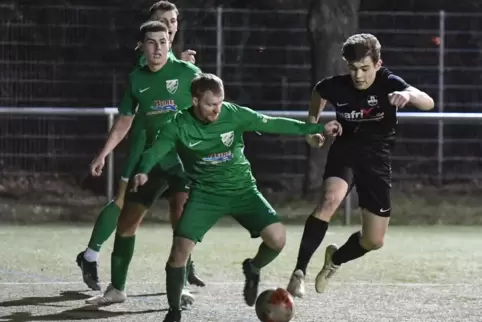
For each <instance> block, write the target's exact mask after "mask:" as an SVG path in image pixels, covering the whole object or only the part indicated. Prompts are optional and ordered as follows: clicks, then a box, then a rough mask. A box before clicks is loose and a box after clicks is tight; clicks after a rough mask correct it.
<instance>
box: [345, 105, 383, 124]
mask: <svg viewBox="0 0 482 322" xmlns="http://www.w3.org/2000/svg"><path fill="white" fill-rule="evenodd" d="M373 110H374V107H370V108H361V109H360V110H359V111H351V112H336V114H338V115H339V116H340V117H342V118H344V119H345V120H347V121H354V122H366V121H379V120H381V119H383V117H384V116H385V113H383V112H378V113H373Z"/></svg>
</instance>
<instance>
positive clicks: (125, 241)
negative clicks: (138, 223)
mask: <svg viewBox="0 0 482 322" xmlns="http://www.w3.org/2000/svg"><path fill="white" fill-rule="evenodd" d="M135 242H136V236H131V237H122V236H119V235H117V234H116V235H115V241H114V250H113V251H112V255H111V258H110V261H111V262H110V266H111V267H110V270H111V283H112V286H114V288H116V289H118V290H121V291H122V290H124V289H125V287H126V280H127V271H128V270H129V264H130V262H131V259H132V255H133V254H134V245H135Z"/></svg>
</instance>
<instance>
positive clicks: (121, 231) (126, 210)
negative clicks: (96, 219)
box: [86, 167, 167, 305]
mask: <svg viewBox="0 0 482 322" xmlns="http://www.w3.org/2000/svg"><path fill="white" fill-rule="evenodd" d="M149 177H150V178H149V179H150V180H149V181H148V182H147V184H145V185H144V186H141V187H140V188H139V189H138V191H137V192H132V191H127V192H126V195H125V202H124V206H123V208H122V211H121V214H120V216H119V218H118V221H117V230H116V234H115V240H114V249H113V250H112V254H111V283H110V285H109V286H108V287H107V289H106V291H105V292H104V294H103V295H99V296H95V297H92V298H89V299H88V300H86V302H87V303H88V304H95V305H108V304H112V303H121V302H124V301H125V300H126V298H127V295H126V292H125V284H126V280H127V272H128V270H129V265H130V262H131V260H132V256H133V254H134V246H135V239H136V231H137V228H138V227H139V225H140V223H141V222H142V219H143V217H144V215H145V214H146V212H147V210H148V209H149V208H150V206H151V205H152V204H153V203H154V202H155V201H156V200H157V199H158V198H159V196H160V195H161V194H162V193H163V192H164V191H165V190H166V189H167V180H165V179H164V176H163V172H162V170H161V169H160V168H158V167H156V168H154V169H153V170H152V171H151V172H150V173H149Z"/></svg>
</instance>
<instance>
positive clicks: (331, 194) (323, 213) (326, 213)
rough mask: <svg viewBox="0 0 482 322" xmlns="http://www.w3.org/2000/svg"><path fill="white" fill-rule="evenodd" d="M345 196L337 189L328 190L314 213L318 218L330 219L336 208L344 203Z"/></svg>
mask: <svg viewBox="0 0 482 322" xmlns="http://www.w3.org/2000/svg"><path fill="white" fill-rule="evenodd" d="M344 197H345V195H341V194H340V193H337V191H333V190H330V191H326V192H325V193H324V194H323V197H322V199H321V202H320V203H319V204H318V206H317V207H316V209H315V211H314V213H313V215H314V216H315V217H316V218H318V219H322V220H325V221H330V219H331V217H332V216H333V214H334V213H335V211H336V209H337V208H338V207H339V206H340V204H341V203H342V201H343V199H344Z"/></svg>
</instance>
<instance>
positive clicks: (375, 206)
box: [323, 140, 393, 217]
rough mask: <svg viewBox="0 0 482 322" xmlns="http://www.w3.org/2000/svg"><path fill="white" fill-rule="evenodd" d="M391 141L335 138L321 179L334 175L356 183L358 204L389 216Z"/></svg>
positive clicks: (370, 210) (354, 184)
mask: <svg viewBox="0 0 482 322" xmlns="http://www.w3.org/2000/svg"><path fill="white" fill-rule="evenodd" d="M392 146H393V144H392V143H391V142H377V143H376V144H374V143H371V144H366V143H364V142H356V141H347V140H344V141H340V140H336V141H335V142H334V143H333V144H332V146H331V147H330V151H329V152H328V157H327V162H326V166H325V173H324V175H323V179H324V180H325V179H327V178H330V177H338V178H341V179H343V180H344V181H346V182H347V183H348V186H349V190H348V192H349V191H350V190H351V189H352V188H353V186H356V190H357V193H358V206H359V207H360V208H363V209H366V210H368V211H369V212H371V213H373V214H375V215H378V216H382V217H390V214H391V209H392V204H391V196H390V195H391V188H392V183H391V181H392V166H391V151H392Z"/></svg>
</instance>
